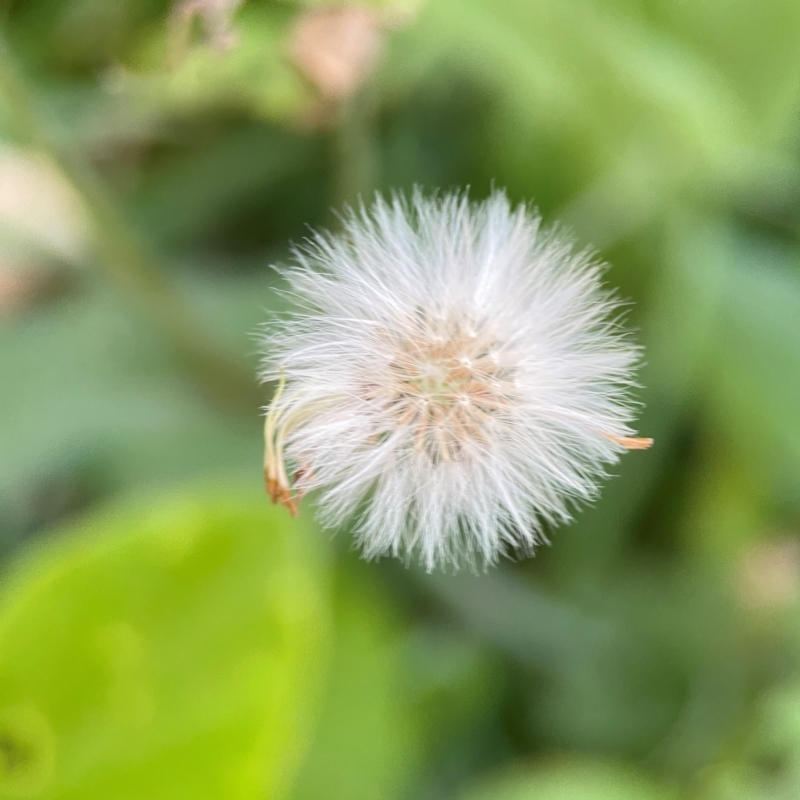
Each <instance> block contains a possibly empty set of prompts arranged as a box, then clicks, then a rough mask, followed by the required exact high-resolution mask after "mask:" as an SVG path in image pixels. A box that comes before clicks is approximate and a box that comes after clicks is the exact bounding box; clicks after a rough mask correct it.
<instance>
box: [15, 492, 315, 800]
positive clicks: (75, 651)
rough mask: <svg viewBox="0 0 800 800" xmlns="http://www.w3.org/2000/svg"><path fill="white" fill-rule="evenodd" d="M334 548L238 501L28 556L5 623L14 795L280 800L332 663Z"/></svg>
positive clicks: (86, 532)
mask: <svg viewBox="0 0 800 800" xmlns="http://www.w3.org/2000/svg"><path fill="white" fill-rule="evenodd" d="M215 494H218V492H215ZM323 553H324V547H323V546H322V543H321V542H320V541H319V540H318V539H317V537H316V536H315V535H314V532H313V531H312V530H309V528H308V527H307V525H305V524H287V523H286V521H285V520H283V519H281V517H280V516H279V514H278V512H277V511H274V510H272V511H270V510H267V509H265V508H264V506H263V504H262V503H260V502H259V503H253V502H252V501H250V500H248V501H245V502H242V501H239V500H237V499H235V498H229V497H226V496H225V495H224V494H223V495H220V499H218V500H213V499H186V500H174V501H171V502H164V501H161V502H160V503H157V504H155V505H153V506H150V505H149V504H148V506H144V505H139V506H138V507H137V506H132V507H131V509H130V510H124V511H117V512H115V513H114V514H113V515H109V514H107V515H105V516H103V517H100V518H99V519H96V520H93V521H90V522H87V523H85V524H82V525H80V526H79V527H77V528H76V529H73V530H71V531H67V532H65V533H63V534H61V536H60V537H59V541H58V542H56V543H54V544H52V545H49V546H48V547H46V548H39V549H38V550H37V551H34V552H32V553H29V554H27V555H26V557H25V558H24V559H23V560H22V561H21V562H20V563H19V564H18V565H17V567H16V569H15V570H14V572H13V574H12V575H10V576H7V578H6V587H5V591H4V595H3V613H2V617H0V654H1V655H0V742H2V746H1V747H0V750H1V751H2V757H1V758H0V796H3V797H24V798H28V797H30V798H34V797H36V798H38V797H41V798H82V800H88V798H95V797H96V798H111V797H114V798H141V797H150V798H154V799H155V798H170V800H174V798H226V800H230V798H242V799H243V800H244V798H259V797H263V796H265V794H266V796H268V797H278V796H281V795H282V793H283V791H285V788H286V785H287V783H288V781H289V779H290V778H291V775H292V772H293V770H294V768H295V764H296V761H297V757H298V756H299V755H300V747H301V743H302V742H303V741H304V740H305V738H306V735H307V731H308V729H309V714H310V712H311V711H312V709H313V705H314V699H315V695H316V687H317V686H318V682H319V675H320V673H321V671H322V669H323V664H324V661H325V652H326V647H325V646H326V640H327V637H328V600H327V597H326V575H325V564H324V557H323Z"/></svg>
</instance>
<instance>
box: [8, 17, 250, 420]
mask: <svg viewBox="0 0 800 800" xmlns="http://www.w3.org/2000/svg"><path fill="white" fill-rule="evenodd" d="M0 96H1V97H2V100H3V101H4V102H5V105H6V108H7V111H8V113H9V116H10V120H9V122H10V124H11V125H12V126H13V127H14V131H13V132H14V134H15V135H16V136H17V137H18V138H19V140H20V141H21V142H23V143H24V144H26V145H28V146H30V147H33V148H35V149H37V150H39V151H41V152H42V153H43V154H45V155H46V156H48V157H49V158H50V159H51V160H52V161H53V162H54V163H55V164H56V166H57V167H58V168H59V169H60V170H61V172H62V173H63V174H64V176H65V177H66V178H67V180H68V181H69V182H70V183H71V184H72V186H73V188H74V189H75V190H76V192H77V193H78V195H79V196H80V198H81V200H82V202H83V205H84V207H85V209H86V211H87V213H88V215H89V218H90V221H91V224H92V228H93V234H94V239H95V246H96V255H97V258H96V262H97V265H98V267H99V268H101V269H104V270H105V271H106V272H107V273H108V274H109V275H110V276H111V277H112V278H113V279H114V282H115V283H116V284H117V286H118V287H119V288H120V289H122V290H124V293H125V295H126V297H133V298H134V299H135V300H136V302H137V305H138V306H139V308H140V310H142V311H143V312H144V313H145V314H146V315H147V316H148V318H149V320H150V322H151V324H152V325H153V326H154V327H155V329H156V330H157V332H158V334H159V335H160V337H161V339H162V340H163V341H164V342H165V344H166V345H167V346H168V347H169V349H170V350H171V351H172V353H173V354H174V355H175V356H176V357H177V359H178V361H179V363H180V364H181V365H182V367H183V370H184V371H185V372H186V373H187V374H188V376H189V377H191V378H192V379H193V380H194V382H195V383H196V384H197V385H198V386H200V387H201V388H202V390H203V391H204V393H205V394H207V395H209V396H210V398H211V399H213V400H214V401H215V402H216V403H218V404H220V405H222V406H223V407H225V408H228V409H236V410H243V411H253V410H254V409H256V408H257V407H258V405H259V394H258V391H257V389H256V387H255V384H254V382H253V381H252V380H250V378H249V377H248V376H247V374H246V372H245V371H244V369H239V368H238V367H237V366H236V365H235V363H234V362H233V361H232V360H231V359H229V358H227V357H226V356H225V355H224V354H223V353H222V352H221V351H220V349H219V348H218V346H217V345H216V343H215V342H214V341H213V338H212V337H211V336H210V335H209V333H208V332H207V329H206V328H205V327H204V326H203V325H202V324H201V322H200V321H199V319H197V317H196V316H195V314H194V313H193V312H192V310H191V308H189V307H188V306H187V304H186V303H185V301H184V299H183V297H182V296H181V295H180V293H179V292H178V291H177V290H176V289H175V287H174V286H173V284H172V282H171V281H170V280H168V278H167V277H166V275H165V274H164V272H163V271H162V269H161V267H160V265H159V263H158V262H157V260H156V258H155V257H154V256H153V254H152V253H151V252H150V251H149V249H148V248H147V246H146V245H145V244H144V243H143V242H142V240H141V239H140V238H139V236H138V235H137V233H136V231H135V230H134V229H133V228H132V227H131V226H130V224H129V223H128V221H127V220H126V218H125V216H124V214H123V213H122V212H121V211H120V209H119V208H118V207H117V205H116V203H115V202H114V200H113V198H112V197H111V195H110V193H109V191H108V190H107V188H106V186H105V185H104V183H103V180H102V178H101V177H100V175H99V174H98V173H97V172H96V170H95V169H94V167H93V166H92V164H91V163H90V162H89V161H88V160H86V159H85V158H83V157H82V155H81V154H80V153H77V152H75V151H74V150H72V149H68V148H65V147H62V146H61V145H60V144H59V142H58V140H57V139H56V137H54V136H53V135H52V134H51V132H50V128H49V125H48V124H47V121H46V118H45V117H44V115H42V114H41V113H40V112H39V110H38V109H37V107H36V102H35V98H34V97H33V95H32V93H31V91H30V90H29V88H28V85H27V83H26V81H25V79H24V78H23V76H22V74H21V73H20V71H19V69H18V67H17V64H16V61H15V58H14V56H13V54H12V52H11V50H10V48H9V46H8V43H7V41H6V39H5V35H4V34H3V33H2V32H0Z"/></svg>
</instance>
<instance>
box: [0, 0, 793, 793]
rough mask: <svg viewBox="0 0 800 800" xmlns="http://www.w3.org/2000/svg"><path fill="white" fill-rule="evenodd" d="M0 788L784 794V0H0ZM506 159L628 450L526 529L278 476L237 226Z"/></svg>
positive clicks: (313, 220)
mask: <svg viewBox="0 0 800 800" xmlns="http://www.w3.org/2000/svg"><path fill="white" fill-rule="evenodd" d="M0 24H1V25H2V36H1V37H0V411H2V414H0V558H2V574H1V575H0V798H74V799H75V800H78V798H80V800H94V799H95V798H96V799H97V800H172V799H173V798H175V799H182V798H186V800H205V799H206V798H209V800H210V799H212V798H213V799H215V800H216V799H217V798H219V800H223V798H224V800H249V798H253V799H254V800H255V799H256V798H270V799H271V798H278V799H279V800H328V799H329V798H330V800H451V799H452V800H567V799H569V800H572V799H573V798H575V799H576V800H629V799H630V800H633V799H634V798H635V799H636V800H662V799H663V800H666V799H667V798H696V800H789V799H790V798H791V799H792V800H794V798H797V797H800V138H799V137H798V134H799V133H800V114H799V112H800V3H798V2H797V0H758V2H756V1H755V0H427V2H424V1H423V0H417V1H416V2H413V1H412V0H407V2H400V0H397V2H388V1H387V2H383V3H375V4H372V5H360V6H353V5H349V6H342V5H338V6H331V5H324V4H319V3H315V4H311V3H303V2H289V1H288V0H284V1H283V2H279V0H245V1H244V2H236V0H184V1H183V2H175V3H169V2H167V0H2V2H0ZM414 184H419V185H421V186H422V187H423V188H425V189H426V190H433V189H435V188H437V187H438V188H443V189H448V188H455V187H465V186H469V187H470V192H471V194H472V196H474V197H475V198H481V197H484V196H486V195H487V194H488V193H489V191H490V190H491V187H492V186H497V187H507V189H508V192H509V194H510V196H511V197H512V199H514V200H515V201H523V200H524V201H531V202H534V203H536V204H537V205H538V206H539V208H540V209H541V211H542V213H543V215H544V216H545V218H546V220H548V221H551V222H553V221H556V220H561V221H562V222H563V223H564V224H565V225H566V226H568V227H569V228H570V229H571V230H572V231H573V232H574V234H575V236H576V238H577V240H578V241H579V242H580V243H582V244H592V245H594V246H595V247H597V248H598V249H599V251H600V252H601V254H602V255H603V257H604V258H607V259H608V260H609V261H610V263H611V264H612V265H613V266H612V268H611V269H610V271H609V274H608V280H609V283H611V284H612V285H614V286H616V287H619V291H620V293H621V295H622V296H624V297H626V298H630V299H631V301H632V304H631V308H630V313H629V319H630V324H631V325H632V326H633V327H635V328H636V329H637V330H638V336H639V338H640V340H641V341H642V343H643V344H644V345H645V346H646V358H647V363H646V365H645V367H644V368H643V369H642V372H641V383H642V387H643V388H642V390H641V392H640V399H641V400H642V402H643V403H644V411H643V414H642V419H641V424H640V428H639V429H640V431H641V434H642V435H645V436H653V437H654V438H655V440H656V445H655V447H654V448H653V449H652V450H651V451H649V452H647V453H633V454H630V455H628V456H626V457H625V458H624V460H623V463H622V464H621V465H620V466H619V467H618V468H616V469H615V470H614V473H615V477H614V479H613V480H611V481H610V482H609V483H608V486H607V487H606V488H605V490H604V492H603V497H602V499H601V501H600V502H599V503H598V504H597V505H596V506H595V507H593V508H591V509H587V510H585V511H584V512H583V513H582V514H581V515H580V516H579V518H578V519H577V520H576V522H575V523H574V524H573V525H570V526H567V527H564V528H562V529H560V530H558V531H554V532H553V535H552V537H551V538H552V545H551V546H549V547H542V548H541V549H540V550H539V551H538V553H537V556H536V558H533V559H530V560H527V561H524V562H521V563H509V562H507V563H505V564H503V565H502V566H501V567H500V568H497V569H494V570H492V571H490V572H488V573H487V574H485V575H482V576H477V577H476V576H472V575H468V574H461V573H460V574H458V575H455V576H454V575H441V574H438V575H426V574H425V573H424V572H423V571H422V570H420V569H419V568H418V567H415V566H412V567H410V568H405V567H404V566H403V565H402V564H399V563H396V562H393V561H382V562H380V563H377V564H366V563H364V562H362V561H360V560H359V558H358V554H357V553H355V552H353V551H352V550H351V549H350V541H349V536H348V535H347V533H346V532H343V533H341V534H340V535H338V536H336V537H334V538H331V537H330V536H329V535H328V534H327V533H326V532H321V531H319V530H318V529H317V528H316V527H315V525H314V521H313V515H312V513H311V511H310V509H309V508H305V509H304V513H303V514H301V516H300V518H299V519H297V520H292V519H291V518H290V517H289V516H288V514H286V513H285V511H284V510H283V509H273V508H271V507H269V504H268V501H267V499H266V497H265V496H264V495H263V491H262V488H261V452H260V449H261V434H260V417H259V406H260V405H263V404H264V403H265V402H266V401H267V399H268V389H269V387H262V388H259V387H257V386H256V383H255V379H254V377H253V376H254V374H255V368H256V365H257V361H258V354H257V342H256V339H255V336H254V333H255V331H256V330H257V326H258V324H259V322H261V321H263V320H264V319H265V315H266V313H267V310H268V309H274V308H278V307H279V304H280V303H281V302H283V301H281V300H280V299H279V298H278V297H277V296H276V295H275V293H274V289H275V288H276V286H277V279H276V277H275V273H274V272H273V271H272V270H271V269H270V268H269V265H270V264H271V263H277V262H280V261H281V260H282V259H284V258H285V257H286V255H287V252H288V248H289V246H290V243H291V242H292V241H299V240H300V239H302V237H303V236H304V235H305V234H306V232H307V226H308V225H311V226H320V225H327V226H332V227H334V228H335V227H336V226H337V224H338V222H337V217H336V214H335V209H337V208H341V206H342V204H343V203H346V202H352V201H354V200H356V199H357V198H358V196H359V195H363V196H367V197H368V196H370V195H371V194H372V193H373V192H374V191H375V190H389V189H408V188H410V187H411V186H413V185H414Z"/></svg>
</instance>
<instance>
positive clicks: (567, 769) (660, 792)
mask: <svg viewBox="0 0 800 800" xmlns="http://www.w3.org/2000/svg"><path fill="white" fill-rule="evenodd" d="M670 797H674V795H673V794H672V793H670V792H668V791H667V790H665V789H663V788H661V787H659V786H657V785H655V784H654V783H652V782H651V781H650V780H648V779H647V778H646V777H645V776H643V775H641V774H640V773H638V772H636V771H634V770H632V769H629V768H626V767H623V766H620V765H616V764H611V763H602V762H591V761H564V762H557V763H552V764H545V765H541V766H538V767H534V768H529V769H519V768H518V770H517V771H516V772H514V773H510V774H506V775H504V776H502V777H499V778H496V779H495V780H492V781H489V782H488V783H486V784H484V785H482V786H481V787H480V788H478V789H476V790H473V791H471V792H468V793H467V794H466V795H465V796H464V797H463V800H578V798H580V800H664V799H665V798H670Z"/></svg>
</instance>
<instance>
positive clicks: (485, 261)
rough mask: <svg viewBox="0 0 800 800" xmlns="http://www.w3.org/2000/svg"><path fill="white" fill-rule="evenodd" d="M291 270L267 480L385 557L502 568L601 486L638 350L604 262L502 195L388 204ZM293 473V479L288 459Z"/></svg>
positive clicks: (274, 371) (271, 347) (349, 222)
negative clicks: (291, 306)
mask: <svg viewBox="0 0 800 800" xmlns="http://www.w3.org/2000/svg"><path fill="white" fill-rule="evenodd" d="M294 260H295V264H294V266H293V267H292V268H290V269H288V270H286V271H285V275H286V277H287V279H288V282H289V284H290V287H291V294H292V296H293V298H294V300H295V301H296V302H297V304H298V310H297V311H296V312H293V313H291V314H290V315H288V317H285V318H282V319H278V320H274V321H273V322H271V323H269V324H268V325H267V327H266V330H265V335H264V345H265V353H266V356H265V358H264V363H263V371H262V375H261V377H262V378H263V380H265V381H274V380H277V381H279V382H280V388H279V391H278V393H276V397H275V399H274V400H273V403H272V405H271V407H270V409H269V412H268V415H267V420H266V427H265V435H266V441H267V452H266V459H265V470H266V479H267V488H268V491H269V492H270V495H271V496H272V499H273V500H274V501H280V502H283V503H284V504H285V505H287V506H288V507H289V508H290V510H292V511H293V512H294V511H295V509H296V503H297V502H298V500H299V498H300V497H301V496H302V495H303V494H305V493H306V492H308V491H311V490H315V489H316V490H319V496H318V506H319V511H320V516H321V519H322V521H323V523H325V524H327V525H329V526H332V527H336V526H339V525H341V524H342V523H344V522H346V521H349V520H352V521H353V524H354V532H355V536H356V538H357V540H358V542H359V544H360V545H361V547H362V549H363V552H364V555H365V556H366V557H368V558H371V557H377V556H379V555H382V554H393V555H396V556H403V557H406V558H408V557H410V556H411V555H414V554H416V555H418V556H419V558H420V559H421V561H422V562H423V564H424V565H425V566H426V567H427V568H428V569H429V570H430V569H433V568H434V567H436V566H443V565H447V564H453V565H457V564H458V563H459V562H463V561H466V562H467V563H469V564H470V565H473V566H474V565H476V564H477V563H479V562H480V563H483V564H491V563H493V562H495V561H496V560H497V558H498V556H499V555H501V554H504V553H508V552H510V551H520V550H522V551H523V552H527V551H531V550H532V549H533V547H534V545H535V544H537V542H538V541H540V540H541V539H542V528H543V525H544V524H555V523H558V522H563V521H565V520H569V519H570V509H571V508H573V507H574V506H575V504H576V502H579V501H583V500H588V499H591V498H593V497H594V496H595V494H596V492H597V488H598V481H599V479H600V478H602V476H603V474H604V470H603V467H604V465H605V464H608V463H614V462H616V461H617V459H618V456H619V454H620V453H621V452H623V451H624V450H626V449H639V448H644V447H647V446H649V444H650V440H648V439H635V438H631V436H632V433H633V432H632V430H631V428H630V423H631V420H632V417H633V408H632V404H631V402H630V399H629V390H630V387H631V385H632V383H633V370H634V367H635V366H636V362H637V360H638V350H637V348H636V346H635V345H634V344H632V342H631V341H630V338H629V336H628V335H627V334H626V333H625V332H624V331H623V330H622V329H621V328H620V326H619V323H618V321H617V320H616V319H614V316H613V315H614V312H615V311H616V310H617V309H618V305H619V304H618V302H617V301H616V300H615V299H614V298H613V297H612V295H610V294H609V293H608V292H607V291H606V290H604V289H603V288H602V286H601V281H600V275H601V271H602V265H600V264H598V263H597V262H596V261H594V260H593V259H592V258H591V256H590V255H588V254H587V253H585V252H576V251H575V250H573V248H572V246H571V244H570V243H569V242H568V241H565V240H564V239H563V238H561V237H560V236H559V235H558V234H557V233H556V232H553V231H546V230H542V227H541V219H540V217H539V216H538V215H536V214H535V213H534V212H532V211H531V210H530V209H528V208H525V207H523V206H520V207H517V208H512V207H511V205H510V204H509V202H508V200H507V198H506V196H505V195H504V194H503V193H501V192H495V193H494V194H493V195H492V196H491V197H490V198H489V199H488V200H487V201H485V202H482V203H477V204H473V203H470V202H469V201H468V200H467V198H466V197H465V196H464V195H463V194H449V195H445V196H434V197H432V198H425V197H423V196H422V194H421V193H420V192H415V194H414V195H413V197H412V199H411V200H410V201H405V200H403V199H402V198H399V197H394V198H393V199H392V200H391V201H384V200H381V199H378V200H376V202H375V203H374V205H373V206H372V207H371V208H370V209H365V208H361V209H360V210H359V211H358V212H353V213H351V214H349V215H348V216H347V217H346V219H345V220H344V230H343V231H342V233H340V234H338V235H332V234H328V233H317V234H315V235H313V237H312V238H311V239H310V240H309V241H307V242H306V243H305V244H304V246H302V247H300V248H298V249H296V250H295V252H294ZM290 474H291V475H293V478H292V480H290V479H289V475H290Z"/></svg>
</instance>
